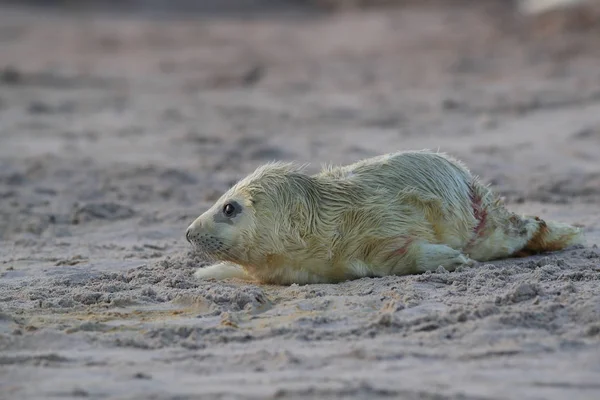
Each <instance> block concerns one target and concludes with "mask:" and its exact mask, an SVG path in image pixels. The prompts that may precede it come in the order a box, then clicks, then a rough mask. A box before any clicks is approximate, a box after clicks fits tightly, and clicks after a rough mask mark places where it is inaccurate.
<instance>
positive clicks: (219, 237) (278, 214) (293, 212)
mask: <svg viewBox="0 0 600 400" xmlns="http://www.w3.org/2000/svg"><path fill="white" fill-rule="evenodd" d="M303 168H304V166H303V165H296V164H292V163H282V162H273V163H269V164H266V165H263V166H261V167H259V168H258V169H256V170H255V171H254V172H253V173H252V174H250V175H248V176H247V177H245V178H243V179H242V180H240V181H239V182H238V183H236V184H235V185H234V186H233V187H232V188H230V189H229V190H228V191H227V192H226V193H225V194H223V195H222V196H221V197H220V198H219V199H218V200H217V201H216V202H215V203H214V204H213V205H212V206H211V207H210V208H209V209H208V210H207V211H206V212H204V213H203V214H202V215H200V216H199V217H198V218H196V220H194V222H192V223H191V225H190V226H189V227H188V228H187V231H186V238H187V240H188V241H189V242H190V243H191V244H192V245H193V246H194V247H195V248H196V250H198V251H199V252H200V253H202V254H203V255H204V256H206V257H207V258H209V259H212V260H214V261H229V262H233V263H236V264H239V265H242V266H245V267H249V268H251V269H256V268H257V267H260V266H263V265H264V266H266V265H268V264H269V262H268V259H269V258H272V257H274V256H276V255H278V254H284V253H285V254H287V253H288V251H289V248H290V243H295V244H298V243H302V236H303V233H302V232H304V231H305V224H304V223H302V222H301V221H311V219H312V218H310V215H308V214H309V213H310V210H312V209H314V207H311V206H310V204H309V203H311V202H314V201H316V200H315V199H316V191H315V190H316V189H314V188H313V185H312V184H311V182H312V180H313V178H312V177H310V176H309V175H306V174H304V173H303V172H302V169H303Z"/></svg>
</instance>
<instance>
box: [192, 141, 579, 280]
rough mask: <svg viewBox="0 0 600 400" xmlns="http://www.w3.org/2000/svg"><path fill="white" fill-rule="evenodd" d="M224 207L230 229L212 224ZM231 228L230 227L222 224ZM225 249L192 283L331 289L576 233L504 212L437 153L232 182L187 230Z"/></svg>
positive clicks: (286, 168) (564, 240)
mask: <svg viewBox="0 0 600 400" xmlns="http://www.w3.org/2000/svg"><path fill="white" fill-rule="evenodd" d="M228 199H237V200H239V201H242V202H243V203H244V204H245V209H244V213H245V215H244V216H243V217H242V219H240V222H239V226H235V224H234V226H233V227H231V226H228V227H225V226H223V225H224V224H219V223H216V222H214V219H215V215H217V213H218V212H219V210H220V208H221V207H222V205H223V204H224V202H226V201H227V200H228ZM229 225H231V224H229ZM189 230H190V232H192V233H193V234H194V235H201V234H202V235H210V237H216V238H218V239H219V240H220V241H222V242H224V243H226V249H225V250H223V251H216V252H207V251H206V249H203V248H202V246H198V245H197V244H196V245H197V247H198V248H199V249H200V250H201V251H204V253H205V254H207V256H210V257H212V258H214V259H216V260H218V261H221V263H220V264H216V265H214V266H210V267H207V268H201V269H199V270H198V271H197V273H196V277H197V278H199V279H208V278H215V279H225V278H230V277H236V278H241V279H253V280H257V281H259V282H264V283H276V284H291V283H298V284H305V283H333V282H340V281H344V280H349V279H356V278H361V277H366V276H371V277H376V276H386V275H404V274H412V273H420V272H424V271H428V270H435V269H437V268H438V267H439V266H440V265H441V266H442V267H444V268H446V269H448V270H454V269H455V268H456V267H457V266H459V265H473V264H474V263H475V261H488V260H493V259H499V258H505V257H510V256H522V255H529V254H534V253H539V252H544V251H554V250H560V249H563V248H565V247H567V246H570V245H573V244H577V243H580V241H581V232H580V230H579V229H578V228H576V227H573V226H570V225H566V224H562V223H558V222H552V221H543V220H541V219H539V218H537V217H527V216H519V215H517V214H514V213H512V212H510V211H508V210H507V209H506V208H505V207H504V206H503V205H502V204H501V202H500V201H499V199H498V198H497V197H496V196H495V195H494V194H493V193H492V192H491V191H490V189H489V188H488V187H486V186H483V185H482V184H481V183H480V182H479V181H478V179H477V178H476V177H474V176H472V175H471V174H470V172H469V171H468V170H467V168H466V167H465V166H464V165H463V164H462V163H460V162H459V161H457V160H455V159H453V158H451V157H449V156H447V155H444V154H440V153H434V152H429V151H410V152H401V153H395V154H388V155H382V156H378V157H374V158H370V159H366V160H363V161H360V162H357V163H355V164H352V165H348V166H342V167H333V166H331V167H326V168H324V169H323V170H322V171H321V172H320V173H318V174H316V175H307V174H305V173H304V172H303V169H302V167H300V166H296V165H294V164H288V163H271V164H267V165H265V166H262V167H260V168H258V169H257V170H256V171H255V172H254V173H252V174H251V175H249V176H248V177H246V178H244V179H243V180H241V181H240V182H239V183H238V184H236V185H235V186H234V187H233V188H231V189H230V190H229V191H228V192H227V193H225V194H224V195H223V196H222V197H221V199H219V201H217V202H216V203H215V205H214V206H213V207H211V209H210V210H208V211H207V212H206V213H204V214H203V215H201V216H200V217H198V219H196V221H194V222H193V223H192V224H191V225H190V227H189Z"/></svg>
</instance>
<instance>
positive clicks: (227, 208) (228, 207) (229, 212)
mask: <svg viewBox="0 0 600 400" xmlns="http://www.w3.org/2000/svg"><path fill="white" fill-rule="evenodd" d="M234 212H235V207H234V206H233V204H231V203H227V204H225V205H224V206H223V214H225V215H226V216H227V217H231V216H233V213H234Z"/></svg>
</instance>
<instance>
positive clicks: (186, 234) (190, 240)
mask: <svg viewBox="0 0 600 400" xmlns="http://www.w3.org/2000/svg"><path fill="white" fill-rule="evenodd" d="M185 238H186V239H187V241H188V242H189V243H190V244H191V243H192V232H190V229H189V228H188V230H187V231H185Z"/></svg>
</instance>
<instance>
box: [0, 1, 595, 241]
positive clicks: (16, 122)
mask: <svg viewBox="0 0 600 400" xmlns="http://www.w3.org/2000/svg"><path fill="white" fill-rule="evenodd" d="M598 4H599V3H598V1H592V0H590V1H573V0H569V1H566V0H563V1H548V0H545V1H541V0H528V1H509V0H476V1H469V0H448V1H434V0H429V1H410V0H220V1H217V0H213V1H209V0H203V1H200V0H198V1H192V0H172V1H167V0H122V1H116V0H104V1H102V0H80V1H75V0H62V1H61V0H31V1H25V0H23V1H16V0H15V1H7V0H5V1H2V2H0V196H1V198H2V199H4V201H3V202H2V203H1V204H0V213H1V214H2V218H1V219H0V221H2V222H0V228H1V229H0V238H3V239H9V240H18V239H19V238H23V237H26V238H27V239H28V240H34V241H39V240H42V241H43V240H49V241H50V242H48V245H51V244H52V240H55V239H56V238H57V237H71V236H74V235H75V236H78V234H77V235H76V234H75V232H78V230H80V229H84V228H85V227H94V229H93V232H98V230H102V229H106V231H107V232H112V233H111V235H113V234H115V233H114V229H121V228H117V227H116V226H115V225H112V223H113V222H119V221H121V222H123V221H128V226H135V227H136V228H135V229H138V230H140V231H143V230H144V229H147V227H148V226H151V227H152V229H151V230H161V229H163V227H166V226H167V225H168V224H173V225H172V226H171V228H172V229H171V230H168V229H167V230H166V231H162V233H160V234H158V233H157V234H156V235H157V237H160V238H164V239H167V238H168V239H169V240H172V241H173V242H174V243H179V239H180V233H181V232H183V230H184V228H185V226H186V224H187V222H189V221H190V220H191V219H193V218H194V217H195V216H196V215H197V214H198V213H200V212H201V211H202V210H203V209H205V208H206V207H208V206H209V205H210V204H211V202H213V201H214V200H215V199H216V198H217V197H218V196H219V195H220V193H222V192H223V191H224V190H226V189H227V188H228V187H229V185H230V184H231V183H232V182H234V181H235V180H237V179H239V178H240V177H241V176H243V175H245V174H247V173H249V172H250V171H251V170H252V169H254V168H255V167H256V166H258V165H260V164H262V163H264V162H266V161H270V160H274V159H278V160H297V161H299V162H310V163H311V165H312V167H311V168H313V169H316V168H318V167H319V165H320V164H321V163H329V162H332V163H348V162H353V161H356V160H357V159H359V158H363V157H368V156H372V155H375V154H380V153H383V152H388V151H395V150H407V149H415V148H431V149H440V150H441V151H446V152H449V153H451V154H452V155H455V156H457V157H459V158H461V159H463V160H464V161H465V162H467V164H468V165H469V166H470V167H471V168H472V169H473V171H474V172H475V173H476V174H479V175H481V176H482V178H483V179H484V180H485V181H486V182H489V183H491V184H492V185H493V186H494V188H495V189H496V190H498V191H499V192H500V193H501V194H502V195H503V196H504V197H505V198H506V200H507V201H508V202H511V203H513V204H514V205H515V207H522V208H523V210H524V211H532V212H537V213H539V212H548V213H550V214H551V216H555V217H558V218H561V217H562V218H563V219H567V220H569V221H570V222H573V223H583V222H585V223H587V224H588V225H589V226H590V227H589V228H588V229H589V230H590V231H591V232H592V234H594V235H596V233H595V232H597V227H596V225H594V223H595V222H594V221H595V220H593V217H592V220H590V219H589V218H590V217H588V214H589V213H588V212H587V211H586V210H587V209H588V208H589V207H592V206H593V205H594V204H598V203H597V202H598V200H600V169H599V168H600V167H599V161H598V154H599V153H598V150H599V144H600V128H599V124H598V112H599V111H600V108H599V107H600V103H599V102H600V41H599V40H598V38H599V37H600V36H599V34H600V23H599V21H600V12H599V6H598ZM566 204H569V205H570V206H569V207H565V205H566ZM595 207H597V206H595ZM133 222H135V223H133ZM95 223H99V224H100V225H95ZM164 229H166V228H164ZM130 233H131V232H130V231H128V230H127V229H126V230H125V231H123V232H122V235H123V237H124V238H131V235H130ZM90 240H91V239H90ZM128 240H129V239H128Z"/></svg>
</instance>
